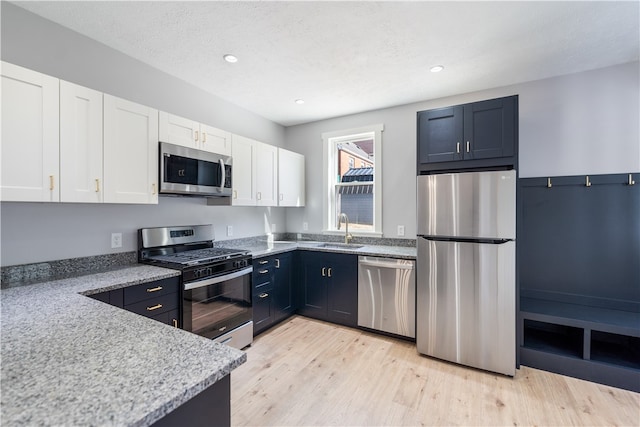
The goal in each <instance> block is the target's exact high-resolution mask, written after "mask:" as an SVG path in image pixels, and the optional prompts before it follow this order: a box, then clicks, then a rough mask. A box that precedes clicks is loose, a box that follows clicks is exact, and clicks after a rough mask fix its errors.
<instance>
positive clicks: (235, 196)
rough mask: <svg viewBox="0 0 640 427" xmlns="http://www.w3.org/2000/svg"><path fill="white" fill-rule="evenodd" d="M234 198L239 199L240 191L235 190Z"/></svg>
mask: <svg viewBox="0 0 640 427" xmlns="http://www.w3.org/2000/svg"><path fill="white" fill-rule="evenodd" d="M233 198H234V199H237V198H238V190H233Z"/></svg>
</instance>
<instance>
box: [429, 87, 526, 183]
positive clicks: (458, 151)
mask: <svg viewBox="0 0 640 427" xmlns="http://www.w3.org/2000/svg"><path fill="white" fill-rule="evenodd" d="M417 125H418V128H417V133H418V138H417V139H418V144H417V145H418V147H417V149H418V165H417V172H418V175H420V174H428V173H430V172H441V171H456V170H457V171H460V170H471V169H478V168H495V167H505V168H514V167H515V166H516V164H517V162H516V158H517V146H518V96H517V95H514V96H509V97H505V98H496V99H490V100H486V101H479V102H474V103H470V104H464V105H457V106H452V107H447V108H440V109H436V110H426V111H419V112H418V117H417Z"/></svg>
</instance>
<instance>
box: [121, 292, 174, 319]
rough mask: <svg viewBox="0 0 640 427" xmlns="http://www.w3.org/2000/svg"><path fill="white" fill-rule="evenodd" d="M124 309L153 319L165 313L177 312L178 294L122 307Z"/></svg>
mask: <svg viewBox="0 0 640 427" xmlns="http://www.w3.org/2000/svg"><path fill="white" fill-rule="evenodd" d="M124 309H125V310H127V311H132V312H134V313H137V314H141V315H143V316H147V317H154V316H157V315H159V314H161V313H165V312H167V311H171V310H177V309H178V293H177V292H174V293H171V294H167V295H161V296H158V297H155V298H150V299H147V300H144V301H140V302H137V303H135V304H128V305H125V306H124Z"/></svg>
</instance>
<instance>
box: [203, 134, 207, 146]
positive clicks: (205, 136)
mask: <svg viewBox="0 0 640 427" xmlns="http://www.w3.org/2000/svg"><path fill="white" fill-rule="evenodd" d="M205 142H207V134H206V133H205V132H202V143H203V144H204V143H205Z"/></svg>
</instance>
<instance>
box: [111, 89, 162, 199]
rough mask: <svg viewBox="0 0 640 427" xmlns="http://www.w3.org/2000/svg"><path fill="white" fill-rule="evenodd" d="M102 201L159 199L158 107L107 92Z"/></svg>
mask: <svg viewBox="0 0 640 427" xmlns="http://www.w3.org/2000/svg"><path fill="white" fill-rule="evenodd" d="M104 201H105V202H107V203H158V110H155V109H153V108H149V107H146V106H144V105H140V104H135V103H133V102H130V101H126V100H124V99H120V98H116V97H114V96H111V95H107V94H105V95H104Z"/></svg>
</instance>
